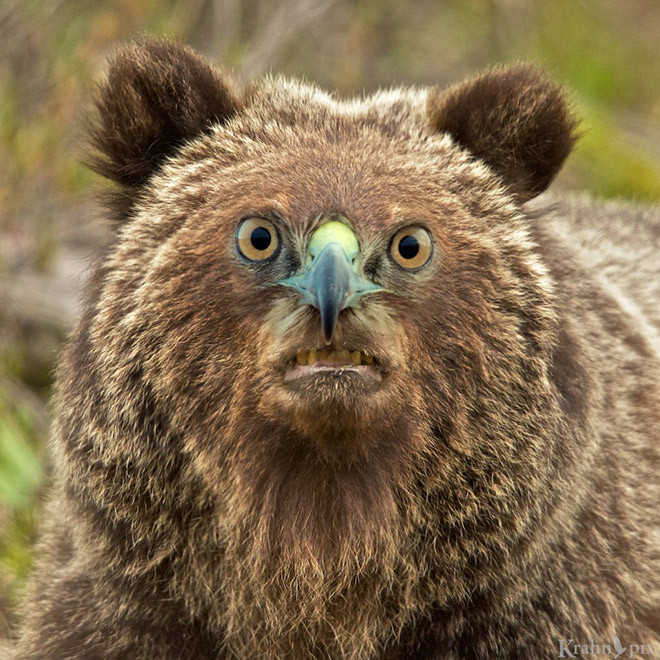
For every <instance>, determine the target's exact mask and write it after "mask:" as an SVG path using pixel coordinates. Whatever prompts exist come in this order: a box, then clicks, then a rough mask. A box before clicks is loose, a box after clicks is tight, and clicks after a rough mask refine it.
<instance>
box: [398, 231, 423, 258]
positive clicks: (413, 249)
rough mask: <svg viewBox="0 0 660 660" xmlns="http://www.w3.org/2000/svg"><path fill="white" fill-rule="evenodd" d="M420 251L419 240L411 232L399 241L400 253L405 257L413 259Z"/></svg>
mask: <svg viewBox="0 0 660 660" xmlns="http://www.w3.org/2000/svg"><path fill="white" fill-rule="evenodd" d="M418 252H419V241H418V240H417V239H416V238H415V237H414V236H412V235H411V234H409V235H408V236H404V237H403V238H402V239H401V240H400V241H399V254H400V255H401V256H402V257H403V258H404V259H413V258H414V257H416V256H417V253H418Z"/></svg>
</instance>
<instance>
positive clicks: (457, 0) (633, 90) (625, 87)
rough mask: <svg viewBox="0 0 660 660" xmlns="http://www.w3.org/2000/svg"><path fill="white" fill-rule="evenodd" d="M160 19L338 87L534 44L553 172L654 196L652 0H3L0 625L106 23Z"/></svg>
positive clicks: (214, 52) (178, 30)
mask: <svg viewBox="0 0 660 660" xmlns="http://www.w3.org/2000/svg"><path fill="white" fill-rule="evenodd" d="M145 33H154V34H166V35H168V36H173V37H177V38H180V39H182V40H184V41H186V42H188V43H191V44H192V45H193V46H195V47H196V48H198V49H200V50H202V51H203V52H205V53H206V54H207V55H208V56H209V57H211V58H213V59H216V60H217V61H221V62H223V63H224V64H226V65H228V66H229V67H230V68H233V69H235V70H237V71H238V72H239V73H242V74H243V75H244V76H245V77H250V76H254V75H259V74H261V73H264V72H268V71H271V70H272V71H274V72H283V73H285V74H289V75H296V76H302V77H306V78H308V79H310V80H314V81H317V82H319V83H320V84H321V85H324V86H326V87H329V88H334V89H337V90H338V93H339V94H340V95H342V96H343V95H348V94H354V93H360V92H361V91H362V90H371V89H374V88H376V87H378V86H388V85H394V84H399V83H411V82H412V83H417V84H440V85H446V84H449V83H451V82H452V81H455V80H458V79H461V78H463V77H464V76H465V75H467V74H469V73H471V72H473V71H476V70H479V69H481V68H484V67H487V66H490V65H493V64H496V63H500V62H509V61H513V60H520V59H526V60H532V61H535V62H537V63H538V64H540V65H542V66H544V67H546V68H547V69H548V70H549V71H550V72H551V74H552V75H553V76H554V77H555V78H556V79H557V80H559V81H562V82H564V83H566V85H567V87H568V88H569V90H570V94H571V98H572V99H573V102H574V105H575V107H576V110H577V112H578V114H579V115H580V116H581V118H582V124H581V133H582V139H581V141H580V143H579V145H578V147H577V148H576V151H575V153H574V155H573V156H572V158H571V159H570V162H569V164H568V166H567V167H566V169H565V170H564V171H563V172H562V174H561V175H560V177H559V179H558V181H557V183H556V184H555V185H556V186H557V187H558V188H563V189H578V190H586V191H590V192H591V193H593V194H594V195H596V196H601V197H615V196H620V197H627V198H633V199H637V200H646V201H654V200H656V201H657V200H658V199H660V57H658V52H657V44H658V43H660V5H658V3H657V0H628V1H627V2H625V3H624V2H620V1H619V0H582V1H581V2H574V0H507V2H499V1H498V0H467V1H465V0H445V2H437V1H436V0H420V1H419V2H414V3H412V2H410V3H408V2H399V1H397V0H296V1H295V2H293V1H290V2H286V1H283V0H186V1H185V2H184V1H183V0H108V1H106V2H103V3H81V2H75V1H74V0H59V1H58V2H42V1H40V0H5V2H4V3H2V4H0V54H1V55H2V57H0V163H2V166H1V167H0V310H1V311H0V637H1V636H2V632H3V628H4V627H5V626H6V625H7V621H8V617H9V615H8V612H11V611H12V610H13V607H14V605H15V602H16V598H17V596H18V594H19V593H20V589H21V587H22V585H23V583H24V578H25V575H26V573H27V572H28V570H29V566H30V561H31V550H30V548H31V546H32V543H33V541H34V529H35V521H36V519H37V518H38V517H39V511H40V507H39V505H38V502H39V501H40V494H41V493H42V492H43V489H44V488H45V487H46V485H47V471H46V469H45V468H44V467H42V466H43V465H44V464H45V462H44V460H43V458H44V454H45V452H44V451H43V447H44V445H45V441H46V438H47V432H48V413H47V407H46V406H47V403H46V402H47V400H48V398H49V396H50V394H51V386H52V374H53V371H54V364H55V360H56V357H57V354H58V352H59V350H60V349H61V346H62V343H63V341H64V337H65V336H66V333H67V332H68V331H69V330H70V329H71V326H72V323H73V321H74V319H75V316H76V308H75V300H76V298H77V296H78V291H79V290H80V286H81V283H82V281H84V267H85V263H86V258H87V257H88V256H90V255H92V254H93V253H94V252H95V251H96V250H97V249H98V247H99V246H100V245H102V243H103V241H104V240H105V237H106V236H107V232H108V228H107V226H106V225H105V224H104V223H103V221H102V220H99V219H98V215H99V214H98V213H95V212H94V211H93V208H94V207H93V206H92V204H91V202H90V198H91V192H90V191H92V189H93V187H94V186H96V185H97V184H98V180H97V178H96V177H95V176H94V175H93V174H91V173H90V172H89V171H88V170H87V169H85V168H84V167H83V165H81V156H82V155H83V153H84V146H83V141H82V140H83V137H84V127H85V118H86V116H87V112H88V109H89V99H90V96H91V93H92V91H93V87H94V81H95V80H97V79H98V76H99V75H100V71H101V70H102V65H103V62H104V60H105V58H106V57H107V56H108V55H109V54H110V52H111V50H112V47H113V45H114V44H115V43H116V42H117V41H121V40H125V39H128V38H130V37H133V36H136V35H139V34H145Z"/></svg>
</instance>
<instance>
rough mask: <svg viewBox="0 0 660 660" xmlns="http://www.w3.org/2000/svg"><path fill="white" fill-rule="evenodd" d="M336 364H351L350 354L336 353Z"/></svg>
mask: <svg viewBox="0 0 660 660" xmlns="http://www.w3.org/2000/svg"><path fill="white" fill-rule="evenodd" d="M337 362H341V363H342V364H350V363H351V354H350V353H349V352H348V351H337Z"/></svg>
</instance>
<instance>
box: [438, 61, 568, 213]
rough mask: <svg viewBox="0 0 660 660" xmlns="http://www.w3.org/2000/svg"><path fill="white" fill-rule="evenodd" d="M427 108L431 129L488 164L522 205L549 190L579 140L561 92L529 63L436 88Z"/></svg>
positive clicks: (495, 70)
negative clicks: (445, 87)
mask: <svg viewBox="0 0 660 660" xmlns="http://www.w3.org/2000/svg"><path fill="white" fill-rule="evenodd" d="M428 110H429V114H430V118H431V122H432V123H433V125H434V126H435V127H436V128H437V129H438V130H439V131H443V132H447V133H450V134H451V135H452V136H453V138H454V139H455V140H456V141H457V142H458V144H460V145H461V146H462V147H464V148H465V149H468V150H469V151H470V152H471V153H472V154H474V155H475V156H477V157H478V158H480V159H481V160H483V161H485V162H486V163H487V164H488V165H489V166H490V167H491V168H492V169H493V170H494V171H495V172H496V173H497V174H499V175H500V176H501V177H502V179H503V181H504V183H505V184H506V185H507V186H508V187H509V189H510V190H511V192H512V193H513V194H514V195H515V196H516V197H517V199H518V200H519V201H525V200H527V199H530V198H532V197H534V196H535V195H538V194H539V193H540V192H543V191H544V190H545V189H546V188H547V187H548V185H549V184H550V182H551V181H552V179H553V178H554V176H555V175H556V174H557V172H558V171H559V169H560V167H561V165H562V163H563V162H564V160H565V158H566V156H568V154H569V153H570V151H571V149H572V147H573V144H574V142H575V133H574V130H575V126H576V122H575V119H574V118H573V117H572V115H571V112H570V109H569V107H568V105H567V102H566V99H565V97H564V93H563V91H562V89H561V88H560V87H558V86H556V85H554V84H553V83H551V82H550V81H549V80H548V79H547V78H546V77H545V76H544V75H543V73H542V72H541V71H539V70H538V69H536V68H535V67H533V66H530V65H523V64H519V65H515V66H511V67H508V68H501V69H493V70H491V71H488V72H486V73H485V74H483V75H481V76H478V77H476V78H474V79H472V80H468V81H467V82H465V83H461V84H458V85H455V86H454V87H451V88H449V89H448V90H434V91H432V92H431V94H430V95H429V106H428Z"/></svg>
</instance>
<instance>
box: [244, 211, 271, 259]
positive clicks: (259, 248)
mask: <svg viewBox="0 0 660 660" xmlns="http://www.w3.org/2000/svg"><path fill="white" fill-rule="evenodd" d="M236 244H237V245H238V250H239V252H240V253H241V254H242V255H243V256H244V257H245V258H246V259H249V260H250V261H264V260H265V259H268V258H269V257H272V256H273V255H274V254H275V250H277V246H278V244H279V239H278V236H277V230H276V229H275V226H274V225H273V223H272V222H270V221H269V220H265V219H264V218H247V219H245V220H243V222H241V224H240V225H239V227H238V232H237V234H236Z"/></svg>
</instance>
